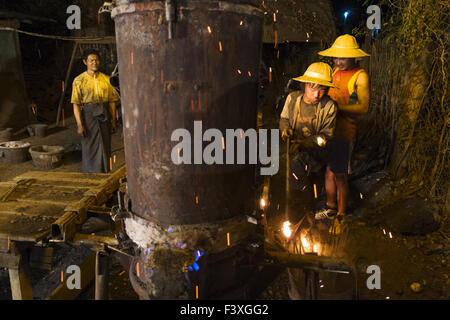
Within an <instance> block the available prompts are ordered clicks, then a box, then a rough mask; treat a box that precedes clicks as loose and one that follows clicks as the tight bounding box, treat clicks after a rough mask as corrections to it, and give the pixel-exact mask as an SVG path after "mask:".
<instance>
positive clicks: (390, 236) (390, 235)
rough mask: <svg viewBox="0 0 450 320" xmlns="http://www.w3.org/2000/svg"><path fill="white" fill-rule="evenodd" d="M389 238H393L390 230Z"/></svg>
mask: <svg viewBox="0 0 450 320" xmlns="http://www.w3.org/2000/svg"><path fill="white" fill-rule="evenodd" d="M389 238H391V239H392V233H391V232H390V231H389Z"/></svg>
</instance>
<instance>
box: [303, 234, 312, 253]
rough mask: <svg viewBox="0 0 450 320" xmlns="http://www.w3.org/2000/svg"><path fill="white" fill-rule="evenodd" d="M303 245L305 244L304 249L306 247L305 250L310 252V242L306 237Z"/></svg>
mask: <svg viewBox="0 0 450 320" xmlns="http://www.w3.org/2000/svg"><path fill="white" fill-rule="evenodd" d="M302 245H303V249H305V252H306V251H308V252H309V249H310V248H309V242H308V240H306V238H304V237H303V238H302Z"/></svg>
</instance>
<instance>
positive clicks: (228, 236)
mask: <svg viewBox="0 0 450 320" xmlns="http://www.w3.org/2000/svg"><path fill="white" fill-rule="evenodd" d="M227 246H228V247H229V246H230V233H229V232H227Z"/></svg>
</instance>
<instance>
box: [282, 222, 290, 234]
mask: <svg viewBox="0 0 450 320" xmlns="http://www.w3.org/2000/svg"><path fill="white" fill-rule="evenodd" d="M283 234H284V236H285V237H286V238H290V237H291V235H292V230H291V223H290V222H289V221H285V222H283Z"/></svg>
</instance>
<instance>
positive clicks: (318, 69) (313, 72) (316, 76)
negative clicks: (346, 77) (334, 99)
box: [292, 62, 336, 88]
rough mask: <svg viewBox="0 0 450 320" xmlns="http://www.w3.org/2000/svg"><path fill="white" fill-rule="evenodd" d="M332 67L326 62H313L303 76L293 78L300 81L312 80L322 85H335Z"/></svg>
mask: <svg viewBox="0 0 450 320" xmlns="http://www.w3.org/2000/svg"><path fill="white" fill-rule="evenodd" d="M331 72H332V70H331V67H330V66H329V65H328V64H326V63H324V62H315V63H313V64H311V65H310V66H309V67H308V69H306V71H305V73H304V74H303V75H302V76H301V77H297V78H292V79H293V80H296V81H300V82H312V83H317V84H320V85H322V86H327V87H333V88H336V86H335V85H334V84H333V79H332V76H331Z"/></svg>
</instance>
